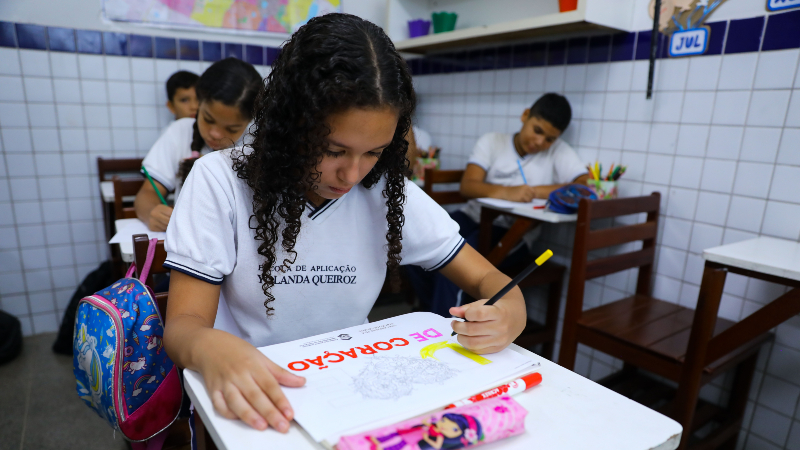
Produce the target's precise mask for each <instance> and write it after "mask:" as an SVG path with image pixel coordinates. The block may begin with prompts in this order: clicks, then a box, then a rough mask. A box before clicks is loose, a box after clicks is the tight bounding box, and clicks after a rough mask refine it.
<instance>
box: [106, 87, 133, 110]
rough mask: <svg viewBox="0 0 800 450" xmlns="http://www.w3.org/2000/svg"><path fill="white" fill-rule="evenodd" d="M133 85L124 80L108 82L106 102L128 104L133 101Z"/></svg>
mask: <svg viewBox="0 0 800 450" xmlns="http://www.w3.org/2000/svg"><path fill="white" fill-rule="evenodd" d="M132 92H133V86H132V85H131V83H129V82H126V81H109V82H108V102H109V103H110V104H112V105H130V104H132V103H133V97H132Z"/></svg>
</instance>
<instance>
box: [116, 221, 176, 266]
mask: <svg viewBox="0 0 800 450" xmlns="http://www.w3.org/2000/svg"><path fill="white" fill-rule="evenodd" d="M130 225H140V226H138V227H134V228H131V227H130ZM142 227H143V228H142ZM114 231H115V232H116V233H120V232H123V233H126V235H125V236H122V239H121V240H120V242H119V252H120V255H121V257H122V260H123V261H124V262H127V263H129V262H132V261H133V235H134V234H139V233H142V232H146V233H147V235H148V236H150V237H151V238H154V237H157V238H159V239H164V237H163V236H164V234H165V233H164V232H159V231H149V230H147V225H145V224H144V222H142V221H141V220H139V219H119V220H115V221H114ZM114 236H116V234H115V235H114ZM111 239H114V237H113V236H112V238H111ZM109 243H110V242H109ZM111 245H114V244H111Z"/></svg>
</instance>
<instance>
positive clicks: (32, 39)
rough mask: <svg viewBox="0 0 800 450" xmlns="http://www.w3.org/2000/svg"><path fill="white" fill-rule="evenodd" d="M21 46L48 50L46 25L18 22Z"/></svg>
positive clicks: (18, 38) (18, 40) (18, 39)
mask: <svg viewBox="0 0 800 450" xmlns="http://www.w3.org/2000/svg"><path fill="white" fill-rule="evenodd" d="M16 28H17V42H18V43H19V48H26V49H31V50H47V38H46V36H47V34H46V32H45V27H43V26H41V25H30V24H26V23H18V24H16Z"/></svg>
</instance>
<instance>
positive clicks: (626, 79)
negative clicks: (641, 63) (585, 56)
mask: <svg viewBox="0 0 800 450" xmlns="http://www.w3.org/2000/svg"><path fill="white" fill-rule="evenodd" d="M632 75H633V61H621V62H612V63H610V64H609V65H608V86H607V87H606V89H607V90H608V91H623V92H627V91H628V90H629V89H630V88H631V76H632Z"/></svg>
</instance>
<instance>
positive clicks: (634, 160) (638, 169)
mask: <svg viewBox="0 0 800 450" xmlns="http://www.w3.org/2000/svg"><path fill="white" fill-rule="evenodd" d="M630 126H631V124H628V127H630ZM646 161H647V153H643V152H629V151H624V152H622V164H624V165H626V166H628V169H627V171H626V172H625V176H624V179H625V180H634V181H644V179H645V178H644V168H645V162H646ZM588 162H591V160H589V161H587V163H588Z"/></svg>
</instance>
